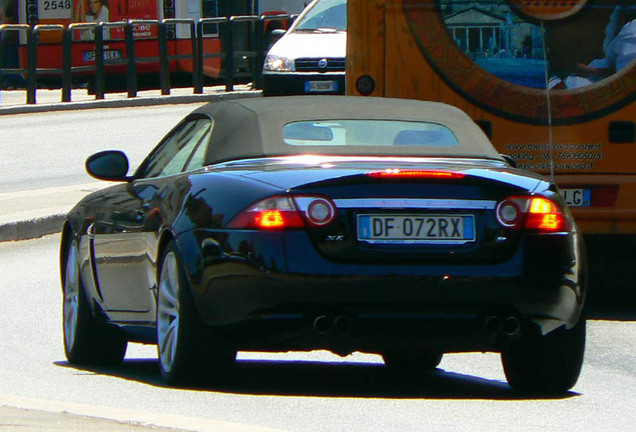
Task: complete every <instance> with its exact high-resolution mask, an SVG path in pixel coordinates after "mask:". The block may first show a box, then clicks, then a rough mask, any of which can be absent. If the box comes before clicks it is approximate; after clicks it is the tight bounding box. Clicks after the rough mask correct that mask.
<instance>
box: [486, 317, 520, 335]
mask: <svg viewBox="0 0 636 432" xmlns="http://www.w3.org/2000/svg"><path fill="white" fill-rule="evenodd" d="M484 331H485V332H486V333H487V334H489V335H496V334H504V335H506V336H515V335H516V334H517V333H519V332H520V331H521V322H520V321H519V318H517V317H515V316H509V317H505V318H500V317H498V316H494V315H493V316H489V317H488V318H486V320H485V321H484Z"/></svg>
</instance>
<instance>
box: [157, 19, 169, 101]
mask: <svg viewBox="0 0 636 432" xmlns="http://www.w3.org/2000/svg"><path fill="white" fill-rule="evenodd" d="M158 41H159V81H160V84H161V94H162V95H169V94H170V62H169V60H168V41H167V37H166V23H165V21H162V22H160V23H159V29H158Z"/></svg>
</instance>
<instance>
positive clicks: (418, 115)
mask: <svg viewBox="0 0 636 432" xmlns="http://www.w3.org/2000/svg"><path fill="white" fill-rule="evenodd" d="M195 113H196V114H207V115H210V116H211V117H212V118H213V119H214V130H213V133H212V138H211V141H210V146H209V149H208V153H207V158H206V162H207V164H212V163H217V162H223V161H229V160H236V159H243V158H250V157H263V156H282V155H296V154H319V155H338V156H339V155H342V156H352V155H362V156H435V157H479V158H487V159H497V160H503V159H502V157H501V156H500V155H499V154H498V152H497V151H496V150H495V148H494V147H493V146H492V144H491V143H490V141H489V140H488V138H487V137H486V135H485V134H484V133H483V132H482V130H481V129H480V128H479V126H477V125H476V124H475V123H474V122H473V121H472V119H471V118H470V117H469V116H468V115H467V114H466V113H464V112H463V111H461V110H459V109H458V108H455V107H453V106H451V105H447V104H443V103H438V102H426V101H419V100H410V99H392V98H377V97H362V96H285V97H267V98H249V99H238V100H231V101H220V102H211V103H209V104H208V105H205V106H203V107H201V108H199V109H198V110H196V111H195ZM357 119H374V120H406V121H425V122H431V123H437V124H441V125H444V126H446V127H447V128H448V129H450V130H451V131H452V132H453V134H454V135H455V137H456V138H457V140H458V142H459V144H458V145H457V146H449V147H424V146H404V147H397V146H393V145H387V146H377V145H373V146H364V145H363V146H360V145H356V146H337V147H334V146H330V145H324V146H323V145H309V146H307V145H303V146H297V145H289V144H286V143H285V141H284V140H283V126H285V125H286V124H288V123H292V122H299V121H309V120H357Z"/></svg>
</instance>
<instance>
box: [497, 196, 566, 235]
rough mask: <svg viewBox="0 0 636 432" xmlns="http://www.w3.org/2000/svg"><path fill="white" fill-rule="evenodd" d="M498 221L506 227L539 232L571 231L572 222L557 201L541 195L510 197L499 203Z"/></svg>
mask: <svg viewBox="0 0 636 432" xmlns="http://www.w3.org/2000/svg"><path fill="white" fill-rule="evenodd" d="M495 212H496V214H497V222H499V225H501V226H502V227H504V228H520V229H527V230H533V231H539V232H561V231H569V230H570V228H571V227H570V223H569V221H568V219H567V216H566V215H565V213H564V212H563V209H562V208H561V206H560V205H559V204H557V203H556V202H555V201H552V200H550V199H548V198H545V197H541V196H519V197H510V198H507V199H505V200H503V201H500V202H499V204H497V207H496V210H495Z"/></svg>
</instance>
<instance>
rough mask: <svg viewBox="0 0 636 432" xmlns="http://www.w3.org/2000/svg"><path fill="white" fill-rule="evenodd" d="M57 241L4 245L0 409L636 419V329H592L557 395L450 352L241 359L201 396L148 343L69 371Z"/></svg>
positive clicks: (530, 427) (517, 420)
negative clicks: (165, 373)
mask: <svg viewBox="0 0 636 432" xmlns="http://www.w3.org/2000/svg"><path fill="white" fill-rule="evenodd" d="M58 241H59V237H58V236H50V237H47V238H43V239H38V240H31V241H23V242H15V243H2V244H0V287H2V294H3V300H2V301H1V302H0V317H3V319H2V325H0V342H1V347H2V348H1V350H2V351H1V352H2V355H1V356H0V383H2V384H1V387H0V403H1V401H2V400H3V399H4V400H6V399H7V398H14V399H15V398H20V399H22V400H36V401H40V402H41V403H43V402H45V401H48V402H50V403H54V404H62V406H64V404H66V405H68V406H69V407H78V406H80V407H84V408H85V409H93V410H94V411H95V412H99V413H102V415H104V416H110V417H116V418H122V417H126V418H129V419H131V418H136V419H138V420H141V421H147V420H151V419H157V421H158V422H161V421H163V423H162V424H163V425H166V424H172V425H173V426H177V425H179V426H185V425H188V426H189V427H190V428H191V429H193V430H215V431H219V430H234V431H247V430H263V429H279V430H287V431H310V432H314V431H315V432H322V431H325V432H326V431H330V432H331V431H335V430H338V431H340V430H342V431H345V430H346V431H348V432H356V431H360V432H362V431H364V432H368V431H423V430H435V431H440V430H473V431H474V430H483V431H486V430H487V431H510V430H523V431H534V430H536V431H542V432H543V431H546V430H560V431H574V430H576V431H599V430H603V431H614V430H615V431H626V430H631V429H633V425H634V424H635V422H636V412H634V410H633V400H634V396H635V395H636V390H635V389H636V350H634V342H633V341H634V340H636V323H635V322H633V321H591V322H590V325H589V333H588V349H587V353H586V359H585V365H584V369H583V374H582V376H581V379H580V380H579V383H578V384H577V385H576V387H575V388H574V389H573V391H572V392H570V393H568V394H566V395H563V396H561V397H556V398H526V397H523V396H521V395H518V394H515V393H513V392H512V391H511V390H510V389H509V387H508V385H507V384H506V383H505V379H504V375H503V371H502V368H501V365H500V362H499V357H498V355H495V354H480V353H476V354H453V355H446V356H445V358H444V360H443V361H442V364H441V365H440V368H439V369H438V370H437V371H435V372H432V373H424V374H421V375H415V376H411V377H401V378H400V377H397V376H395V375H392V374H390V373H389V372H388V371H387V370H385V368H384V367H383V365H382V363H381V361H380V359H379V357H376V356H371V355H363V354H356V355H353V356H349V357H346V358H344V359H341V358H338V357H336V356H333V355H331V354H329V353H325V352H315V353H305V354H301V353H288V354H281V355H265V354H258V353H240V359H241V360H240V361H239V362H238V365H237V367H236V368H235V370H234V371H233V372H232V374H231V375H230V376H229V377H228V380H227V382H225V383H224V384H219V385H208V386H201V387H197V388H170V387H166V386H164V385H163V383H162V382H161V380H160V377H159V373H158V371H157V367H156V353H155V348H154V347H152V346H141V345H131V346H130V349H129V351H128V353H127V356H126V360H125V362H124V364H123V366H122V367H121V368H117V369H82V368H76V367H72V366H70V365H69V364H67V363H66V361H65V359H64V352H63V348H62V332H61V304H62V296H61V290H60V287H59V275H58V269H57V253H58V251H57V248H58ZM169 420H170V421H172V423H168V421H169Z"/></svg>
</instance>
